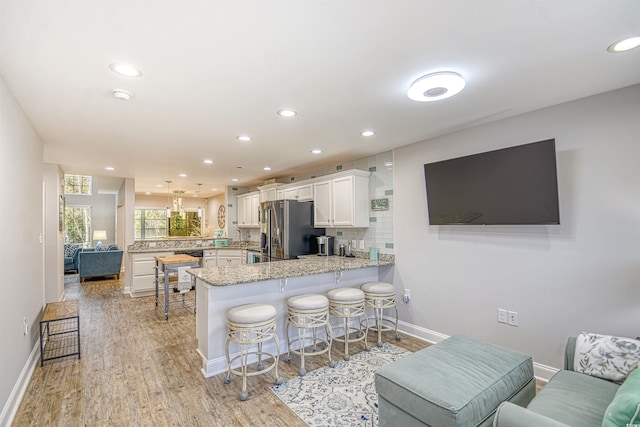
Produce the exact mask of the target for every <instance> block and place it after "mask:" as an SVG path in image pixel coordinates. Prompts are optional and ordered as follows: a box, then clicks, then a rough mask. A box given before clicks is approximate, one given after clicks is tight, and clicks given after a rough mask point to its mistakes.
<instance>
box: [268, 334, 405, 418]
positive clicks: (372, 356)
mask: <svg viewBox="0 0 640 427" xmlns="http://www.w3.org/2000/svg"><path fill="white" fill-rule="evenodd" d="M408 354H410V352H408V351H406V350H403V349H401V348H399V347H396V346H394V345H392V344H387V343H384V344H383V346H382V347H381V348H378V347H373V349H372V350H371V351H369V352H367V351H363V352H361V353H358V354H356V355H355V356H352V357H351V360H349V361H348V362H345V361H339V362H338V363H337V365H336V367H335V368H330V367H328V366H325V367H323V368H320V369H317V370H315V371H312V372H309V373H307V375H305V376H304V377H297V378H294V379H291V380H289V381H287V382H285V383H283V384H281V385H279V386H273V387H271V390H272V391H273V392H274V393H275V394H276V396H278V397H279V398H280V399H281V400H282V401H283V402H284V403H286V404H287V406H289V408H291V409H292V410H293V412H295V413H296V414H297V415H298V416H299V417H300V418H302V420H304V422H306V423H307V424H308V425H309V426H311V427H320V426H322V427H325V426H375V425H377V424H378V395H377V394H376V388H375V384H374V376H375V372H376V370H377V369H378V368H379V367H381V366H384V365H386V364H387V363H390V362H393V361H395V360H398V359H400V358H402V357H404V356H406V355H408Z"/></svg>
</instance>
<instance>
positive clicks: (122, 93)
mask: <svg viewBox="0 0 640 427" xmlns="http://www.w3.org/2000/svg"><path fill="white" fill-rule="evenodd" d="M113 97H114V98H115V99H119V100H121V101H128V100H130V99H131V98H133V94H132V93H131V92H129V91H128V90H124V89H113Z"/></svg>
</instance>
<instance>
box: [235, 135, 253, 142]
mask: <svg viewBox="0 0 640 427" xmlns="http://www.w3.org/2000/svg"><path fill="white" fill-rule="evenodd" d="M236 139H237V140H238V141H251V137H250V136H249V135H239V136H236Z"/></svg>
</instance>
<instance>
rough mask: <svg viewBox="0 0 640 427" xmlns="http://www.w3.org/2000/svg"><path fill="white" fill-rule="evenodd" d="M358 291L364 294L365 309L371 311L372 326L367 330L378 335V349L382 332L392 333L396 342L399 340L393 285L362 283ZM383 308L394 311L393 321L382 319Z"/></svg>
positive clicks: (380, 344) (380, 345)
mask: <svg viewBox="0 0 640 427" xmlns="http://www.w3.org/2000/svg"><path fill="white" fill-rule="evenodd" d="M360 289H361V290H362V292H364V302H365V308H371V309H373V326H370V327H369V329H370V330H372V331H374V332H377V333H378V347H382V332H386V331H393V332H394V333H395V336H396V340H400V334H398V307H396V291H395V288H394V287H393V285H392V284H391V283H386V282H368V283H363V284H362V285H361V286H360ZM385 308H392V309H393V310H394V312H395V319H394V320H391V319H388V318H384V317H383V314H384V309H385Z"/></svg>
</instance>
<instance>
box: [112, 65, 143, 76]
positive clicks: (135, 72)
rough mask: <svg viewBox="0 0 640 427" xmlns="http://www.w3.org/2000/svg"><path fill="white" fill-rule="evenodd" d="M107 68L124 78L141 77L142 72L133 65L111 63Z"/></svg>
mask: <svg viewBox="0 0 640 427" xmlns="http://www.w3.org/2000/svg"><path fill="white" fill-rule="evenodd" d="M109 68H110V69H111V71H113V72H114V73H116V74H120V75H121V76H124V77H140V76H142V71H140V69H139V68H138V67H136V66H134V65H131V64H125V63H122V62H112V63H111V64H109Z"/></svg>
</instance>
